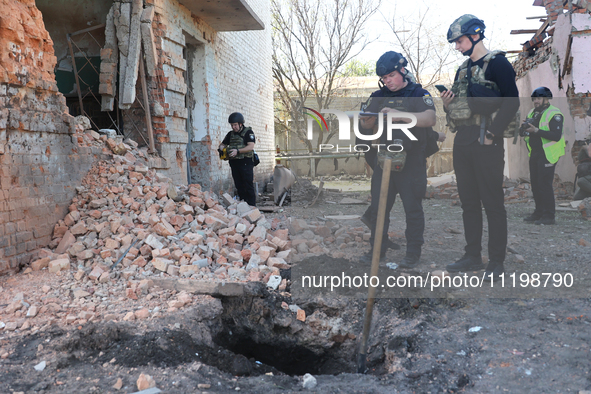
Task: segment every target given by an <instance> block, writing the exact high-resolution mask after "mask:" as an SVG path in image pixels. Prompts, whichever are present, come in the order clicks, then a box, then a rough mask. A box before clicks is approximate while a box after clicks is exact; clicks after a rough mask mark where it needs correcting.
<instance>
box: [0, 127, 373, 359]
mask: <svg viewBox="0 0 591 394" xmlns="http://www.w3.org/2000/svg"><path fill="white" fill-rule="evenodd" d="M79 123H80V122H79ZM86 126H87V125H85V124H84V123H83V122H82V123H80V124H79V125H77V126H76V133H75V134H74V135H73V139H74V141H76V142H77V143H78V144H79V145H80V146H94V147H97V148H99V149H102V152H103V154H104V156H105V157H107V156H112V160H102V161H99V162H97V163H96V164H95V165H94V166H93V167H92V169H91V170H90V171H89V173H88V175H87V176H86V177H85V178H84V180H83V183H82V185H81V186H79V187H77V192H78V195H77V196H76V197H75V198H74V199H73V201H72V204H71V205H70V207H69V213H68V214H67V215H66V216H65V217H64V219H63V220H60V221H59V222H58V223H57V224H56V225H55V228H54V233H53V241H52V243H51V244H50V245H49V247H48V248H46V249H42V250H41V251H40V253H39V256H38V259H37V260H35V261H33V262H32V263H31V265H30V266H29V267H28V268H27V269H26V270H25V271H24V274H27V273H32V272H33V271H35V272H37V273H36V274H35V275H32V276H31V277H30V278H29V280H28V281H25V282H23V285H22V286H21V285H20V282H19V280H18V277H14V278H11V279H10V280H9V282H10V283H11V286H14V288H12V291H11V292H10V293H11V294H12V295H10V294H8V292H5V293H4V294H3V292H2V291H1V288H0V330H3V331H16V332H23V331H25V332H26V331H28V330H31V331H32V332H36V331H38V330H40V329H47V328H48V327H50V326H51V325H52V324H66V325H82V324H85V323H87V322H90V321H101V320H104V321H108V320H116V321H121V320H125V321H129V320H144V319H152V318H157V317H162V314H163V313H164V312H166V311H168V312H170V311H174V310H177V309H180V308H184V307H185V306H187V305H191V304H192V303H193V302H194V301H195V300H196V299H199V300H200V301H199V302H207V301H206V300H207V298H208V297H209V296H206V295H194V294H191V293H190V292H185V291H180V292H179V291H177V290H174V289H172V288H168V289H165V288H162V287H159V286H157V285H158V284H159V281H160V282H161V281H162V280H163V279H166V278H169V279H173V278H178V279H184V280H189V281H194V282H192V283H202V282H205V283H214V284H215V283H219V284H220V285H222V284H224V283H228V282H252V281H255V282H263V283H265V284H266V285H267V286H268V287H271V288H273V289H277V290H278V291H286V290H289V285H290V282H289V281H288V278H289V275H288V274H287V271H286V270H288V269H289V268H290V266H291V262H292V259H293V260H294V261H295V260H296V259H303V258H307V257H310V256H314V255H318V254H328V253H330V252H331V251H330V250H329V249H328V248H327V245H330V246H340V248H339V249H338V250H337V251H335V252H333V253H332V254H333V255H334V257H344V256H345V253H343V252H342V251H341V250H340V249H342V248H343V247H346V246H347V247H352V246H354V247H355V248H359V247H360V246H362V245H366V244H367V240H368V239H369V233H368V232H367V230H366V229H364V228H354V229H351V228H349V227H348V226H345V225H342V224H338V223H336V222H332V223H331V222H325V223H320V222H307V221H305V220H300V219H291V218H287V217H285V216H284V217H281V218H274V219H272V220H267V219H266V218H265V216H264V215H263V214H262V213H261V212H260V211H259V210H258V209H256V208H254V207H251V206H249V205H248V204H246V203H244V202H241V203H237V202H236V201H234V200H233V199H232V197H231V196H229V195H228V194H224V195H222V196H221V197H218V196H217V195H215V194H214V193H212V192H209V191H203V190H201V187H200V185H188V186H181V187H175V186H173V185H172V183H171V181H170V180H169V179H168V178H166V177H164V176H162V175H160V174H158V173H156V172H155V171H153V170H150V169H149V167H148V165H147V164H148V161H149V159H150V157H149V156H148V153H147V150H146V149H145V148H141V149H138V148H137V144H136V143H135V142H134V141H131V140H125V141H123V139H122V138H121V137H116V136H113V137H112V138H109V137H107V136H106V135H101V134H99V133H97V132H95V131H92V130H86V131H84V129H85V127H86ZM332 249H335V248H334V247H333V248H332ZM31 281H32V282H33V285H32V284H31ZM15 293H16V297H14V294H15ZM209 298H211V297H209ZM294 313H295V312H294ZM0 356H2V354H0Z"/></svg>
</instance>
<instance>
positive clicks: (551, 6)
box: [544, 0, 564, 21]
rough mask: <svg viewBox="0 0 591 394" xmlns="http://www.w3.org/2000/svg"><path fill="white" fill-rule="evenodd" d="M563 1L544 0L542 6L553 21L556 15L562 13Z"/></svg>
mask: <svg viewBox="0 0 591 394" xmlns="http://www.w3.org/2000/svg"><path fill="white" fill-rule="evenodd" d="M563 3H564V2H563V1H562V0H544V7H545V8H546V15H548V17H549V18H550V19H552V20H553V21H555V20H556V19H557V18H558V15H560V14H562V13H563V9H564V6H563Z"/></svg>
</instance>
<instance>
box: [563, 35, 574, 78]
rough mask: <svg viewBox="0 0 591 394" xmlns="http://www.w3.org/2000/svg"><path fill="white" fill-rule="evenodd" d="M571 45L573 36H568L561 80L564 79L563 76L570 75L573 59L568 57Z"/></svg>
mask: <svg viewBox="0 0 591 394" xmlns="http://www.w3.org/2000/svg"><path fill="white" fill-rule="evenodd" d="M572 44H573V36H572V35H570V36H568V43H567V44H566V54H565V56H564V64H563V67H562V75H561V77H562V78H564V76H565V75H566V74H567V73H569V74H570V71H571V69H572V65H573V57H572V56H571V55H570V51H571V47H572Z"/></svg>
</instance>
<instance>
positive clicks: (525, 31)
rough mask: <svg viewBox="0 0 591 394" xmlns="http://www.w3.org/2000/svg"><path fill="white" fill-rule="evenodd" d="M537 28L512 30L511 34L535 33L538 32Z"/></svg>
mask: <svg viewBox="0 0 591 394" xmlns="http://www.w3.org/2000/svg"><path fill="white" fill-rule="evenodd" d="M537 32H538V30H537V29H522V30H511V33H510V34H534V33H537Z"/></svg>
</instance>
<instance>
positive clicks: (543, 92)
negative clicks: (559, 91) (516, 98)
mask: <svg viewBox="0 0 591 394" xmlns="http://www.w3.org/2000/svg"><path fill="white" fill-rule="evenodd" d="M534 97H547V98H552V91H551V90H550V89H548V88H547V87H545V86H540V87H539V88H537V89H536V90H534V91H533V92H532V93H531V98H534Z"/></svg>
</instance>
